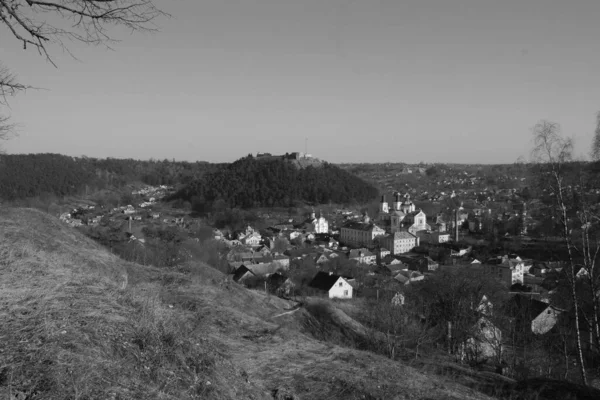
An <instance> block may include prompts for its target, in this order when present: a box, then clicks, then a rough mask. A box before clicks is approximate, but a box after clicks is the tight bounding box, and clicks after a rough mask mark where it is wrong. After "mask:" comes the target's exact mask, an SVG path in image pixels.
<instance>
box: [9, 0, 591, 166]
mask: <svg viewBox="0 0 600 400" xmlns="http://www.w3.org/2000/svg"><path fill="white" fill-rule="evenodd" d="M155 4H156V5H157V6H158V7H159V8H161V9H163V10H164V11H166V12H168V13H170V14H171V15H172V18H169V19H166V18H165V19H160V20H159V21H158V23H159V25H160V29H161V31H160V32H158V33H156V34H133V35H131V34H130V33H129V32H126V31H123V30H120V29H117V30H115V31H113V33H114V36H116V37H117V38H118V39H120V40H121V41H120V42H119V43H116V44H114V45H113V46H112V47H113V49H112V50H107V49H105V48H102V47H86V46H84V45H82V44H78V43H72V44H69V50H70V51H71V52H72V53H73V54H74V55H75V56H76V57H77V59H73V58H72V57H71V56H69V55H68V54H66V53H64V52H62V50H61V49H60V48H52V55H53V57H54V61H55V62H56V64H57V65H58V68H54V67H53V66H52V65H50V64H49V63H47V62H45V61H44V59H43V58H42V57H40V56H39V55H37V53H36V52H35V51H34V50H27V51H24V50H23V49H22V45H21V44H20V43H18V42H16V41H14V40H12V39H11V38H10V36H9V35H8V34H7V31H5V30H2V29H1V28H0V32H1V33H0V60H1V61H2V63H3V64H4V65H5V66H7V67H8V68H10V69H11V70H12V71H14V72H15V73H17V74H18V77H19V79H20V80H21V81H22V82H24V83H27V84H29V85H32V86H35V87H38V88H41V89H38V90H29V91H27V92H26V93H25V94H21V95H19V96H17V97H14V98H11V99H10V109H9V110H6V109H2V110H1V111H2V112H3V113H8V114H10V115H11V117H12V119H13V122H15V123H17V124H19V126H18V133H19V136H18V137H16V138H14V139H12V140H10V141H8V142H5V143H4V144H3V147H4V148H5V150H6V151H7V152H8V153H48V152H49V153H61V154H67V155H72V156H82V155H85V156H88V157H102V158H103V157H115V158H136V159H149V158H154V159H165V158H166V159H176V160H188V161H196V160H199V161H209V162H229V161H233V160H235V159H237V158H240V157H242V156H245V155H247V154H249V153H254V154H255V153H257V152H270V153H272V154H283V153H285V152H293V151H299V152H303V151H304V149H305V146H306V147H307V149H308V152H309V153H310V154H312V155H314V156H315V157H318V158H320V159H323V160H326V161H329V162H333V163H342V162H406V163H417V162H421V161H423V162H428V163H435V162H453V163H486V164H487V163H513V162H515V161H516V160H517V159H518V158H519V157H525V158H527V157H528V155H529V150H530V148H531V145H532V142H531V128H532V127H533V126H534V125H535V124H536V123H537V122H538V121H540V120H542V119H546V120H551V121H554V122H557V123H559V124H561V126H562V129H563V133H564V134H565V135H566V136H571V137H573V138H574V139H575V143H576V147H575V150H576V153H577V154H578V155H581V156H586V155H587V154H588V150H589V146H590V144H591V140H592V136H593V132H594V129H595V114H596V112H598V110H600V73H599V71H600V48H599V47H600V41H599V40H598V38H600V24H598V22H597V21H598V17H599V16H600V1H598V0H571V1H564V0H503V1H498V0H408V1H401V0H370V1H366V0H177V1H173V0H172V1H167V0H155Z"/></svg>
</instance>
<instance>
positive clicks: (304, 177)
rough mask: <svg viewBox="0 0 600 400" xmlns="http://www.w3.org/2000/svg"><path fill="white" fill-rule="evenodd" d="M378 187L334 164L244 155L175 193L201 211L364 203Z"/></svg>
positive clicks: (375, 194)
mask: <svg viewBox="0 0 600 400" xmlns="http://www.w3.org/2000/svg"><path fill="white" fill-rule="evenodd" d="M377 195H378V189H377V188H375V187H374V186H373V185H371V184H369V183H367V182H365V181H363V180H362V179H360V178H358V177H357V176H355V175H353V174H351V173H349V172H346V171H344V170H342V169H341V168H339V167H337V166H334V165H332V164H328V163H324V164H323V165H322V166H321V167H313V166H308V167H306V168H297V167H296V166H294V165H293V164H291V163H289V162H287V161H286V160H283V159H269V160H259V159H255V158H253V157H251V156H248V157H244V158H241V159H239V160H237V161H235V162H233V163H232V164H229V165H228V166H226V167H225V168H220V169H217V170H215V171H212V172H209V173H207V174H205V175H204V176H203V177H202V178H201V179H199V180H196V181H194V182H192V183H190V184H189V185H187V186H186V187H184V188H183V189H181V190H179V191H178V192H177V193H175V195H174V196H173V197H174V198H177V199H183V200H185V201H190V202H191V203H192V206H193V208H194V209H195V210H196V211H198V212H207V211H211V210H213V209H222V208H236V207H237V208H243V209H248V208H252V207H274V206H282V207H288V206H294V205H296V204H297V202H298V201H302V202H306V203H309V204H325V203H329V202H332V203H338V204H351V203H364V202H367V201H370V200H372V199H373V198H375V197H376V196H377Z"/></svg>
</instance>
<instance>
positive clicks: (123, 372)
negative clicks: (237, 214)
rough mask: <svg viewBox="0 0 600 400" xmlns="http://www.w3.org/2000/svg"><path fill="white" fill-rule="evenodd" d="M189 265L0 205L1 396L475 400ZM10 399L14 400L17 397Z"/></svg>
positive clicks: (214, 273) (442, 381) (285, 306)
mask: <svg viewBox="0 0 600 400" xmlns="http://www.w3.org/2000/svg"><path fill="white" fill-rule="evenodd" d="M292 307H293V304H292V303H291V302H288V301H285V300H282V299H279V298H276V297H273V296H268V295H265V294H264V293H259V292H254V291H249V290H246V289H244V288H243V287H241V286H239V285H237V284H235V283H233V282H231V281H230V280H228V279H227V278H226V277H225V276H224V275H222V274H221V273H219V272H218V271H216V270H214V269H212V268H210V267H207V266H205V265H201V264H190V265H185V266H182V267H181V269H180V270H179V271H174V270H173V271H165V270H160V269H156V268H147V267H142V266H139V265H136V264H130V263H126V262H124V261H122V260H120V259H118V258H116V257H115V256H113V255H112V254H110V253H108V252H106V251H105V250H104V249H103V248H101V247H100V246H98V245H97V244H95V243H93V242H92V241H90V240H88V239H86V238H85V237H83V236H82V235H80V234H79V233H78V232H77V231H75V230H72V229H71V228H68V227H66V226H63V225H61V224H60V222H58V221H57V220H56V219H54V218H52V217H49V216H47V215H44V214H42V213H41V212H38V211H35V210H28V209H8V210H7V209H0V321H2V323H1V324H0V399H2V400H3V399H5V398H7V399H12V398H11V397H10V396H13V397H14V398H26V399H142V398H143V399H216V400H219V399H274V398H275V399H286V400H289V399H311V400H312V399H337V398H344V399H425V398H435V399H476V398H486V396H485V395H483V394H481V393H479V392H477V391H474V390H472V389H469V388H467V387H465V386H462V385H459V384H456V383H454V382H452V381H451V380H449V379H448V380H447V379H443V378H438V377H435V376H433V375H429V374H423V373H421V372H419V371H417V370H415V369H413V368H411V367H408V366H406V365H404V364H402V363H398V362H393V361H390V360H388V359H386V358H384V357H381V356H377V355H374V354H371V353H367V352H362V351H357V350H352V349H349V348H344V347H339V346H334V345H331V344H327V343H324V342H321V341H318V340H315V339H314V338H312V337H309V336H308V335H306V334H305V333H302V332H301V326H302V323H303V321H304V320H305V318H308V315H307V312H306V310H303V309H302V310H298V311H297V312H295V313H293V314H288V315H284V316H281V317H278V318H272V317H273V316H275V315H279V314H281V313H282V312H285V310H287V309H291V308H292ZM18 396H21V397H18Z"/></svg>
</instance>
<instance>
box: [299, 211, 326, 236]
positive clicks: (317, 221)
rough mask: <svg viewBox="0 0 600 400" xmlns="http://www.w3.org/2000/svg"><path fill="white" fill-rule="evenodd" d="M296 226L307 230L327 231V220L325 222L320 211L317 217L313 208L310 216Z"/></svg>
mask: <svg viewBox="0 0 600 400" xmlns="http://www.w3.org/2000/svg"><path fill="white" fill-rule="evenodd" d="M296 228H300V229H304V230H305V231H307V232H314V233H329V222H327V220H326V219H325V218H324V217H323V214H322V213H321V212H319V217H318V218H317V215H316V213H315V210H314V209H313V210H312V212H311V213H310V216H309V217H308V218H307V219H306V220H305V221H304V222H302V223H300V224H299V225H296Z"/></svg>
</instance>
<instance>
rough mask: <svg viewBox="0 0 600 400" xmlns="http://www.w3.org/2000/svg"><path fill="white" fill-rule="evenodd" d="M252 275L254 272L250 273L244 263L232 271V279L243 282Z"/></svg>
mask: <svg viewBox="0 0 600 400" xmlns="http://www.w3.org/2000/svg"><path fill="white" fill-rule="evenodd" d="M254 276H255V275H254V273H252V271H250V270H249V269H248V268H247V267H246V266H245V265H241V266H240V267H239V268H238V269H236V270H235V272H234V273H233V281H234V282H237V283H241V284H243V283H244V282H246V281H247V280H248V279H250V278H252V277H254Z"/></svg>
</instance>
